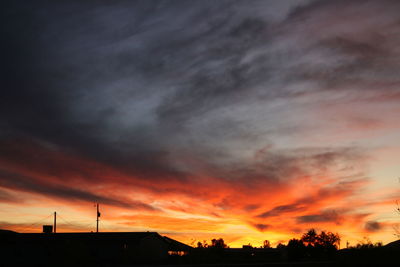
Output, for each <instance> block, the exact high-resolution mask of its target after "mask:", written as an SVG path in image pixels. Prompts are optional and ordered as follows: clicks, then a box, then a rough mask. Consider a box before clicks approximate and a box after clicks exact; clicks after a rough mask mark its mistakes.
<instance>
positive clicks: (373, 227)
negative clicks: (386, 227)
mask: <svg viewBox="0 0 400 267" xmlns="http://www.w3.org/2000/svg"><path fill="white" fill-rule="evenodd" d="M382 228H383V227H382V224H381V223H379V222H376V221H368V222H366V223H365V230H367V231H368V232H376V231H379V230H381V229H382Z"/></svg>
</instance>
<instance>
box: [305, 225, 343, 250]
mask: <svg viewBox="0 0 400 267" xmlns="http://www.w3.org/2000/svg"><path fill="white" fill-rule="evenodd" d="M301 241H303V243H304V244H306V245H307V246H308V247H323V248H335V249H337V248H338V247H339V244H340V236H339V234H337V233H336V234H334V233H331V232H325V231H322V232H321V233H320V234H318V233H317V232H316V231H315V229H310V230H309V231H308V232H307V233H305V234H303V236H302V237H301Z"/></svg>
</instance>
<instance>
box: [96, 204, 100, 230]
mask: <svg viewBox="0 0 400 267" xmlns="http://www.w3.org/2000/svg"><path fill="white" fill-rule="evenodd" d="M96 207H97V213H96V233H98V232H99V217H100V212H99V203H97V204H96Z"/></svg>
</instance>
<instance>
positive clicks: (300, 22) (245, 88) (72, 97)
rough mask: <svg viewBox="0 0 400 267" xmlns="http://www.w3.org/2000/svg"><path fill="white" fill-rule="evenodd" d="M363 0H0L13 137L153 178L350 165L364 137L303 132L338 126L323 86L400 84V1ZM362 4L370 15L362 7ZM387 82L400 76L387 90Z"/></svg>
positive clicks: (1, 119) (46, 190)
mask: <svg viewBox="0 0 400 267" xmlns="http://www.w3.org/2000/svg"><path fill="white" fill-rule="evenodd" d="M279 2H280V3H279ZM332 2H334V3H332ZM364 2H365V3H364ZM364 2H362V1H351V2H348V1H331V2H327V1H254V2H253V3H252V5H249V4H248V2H247V1H218V2H217V3H215V1H190V2H188V1H173V2H170V1H118V2H115V3H113V4H110V3H108V2H106V1H93V2H91V3H79V2H66V1H61V2H51V1H35V3H32V2H31V1H13V2H12V3H8V4H7V5H6V6H5V8H4V9H3V11H1V12H2V15H3V16H1V17H2V25H3V26H2V28H3V30H2V33H3V37H4V38H3V39H4V42H2V44H1V49H2V51H3V52H4V54H5V59H4V63H3V65H5V66H6V70H5V75H4V76H5V77H4V78H2V81H1V82H2V88H4V89H3V92H2V97H1V98H0V127H1V128H0V138H1V139H2V140H1V141H3V142H2V144H4V147H6V144H7V143H8V141H9V140H10V139H13V140H15V139H16V140H27V142H28V143H29V142H30V143H35V144H36V143H37V144H40V146H50V147H52V149H55V150H57V151H61V152H63V153H66V154H68V155H71V156H73V155H76V156H80V157H82V158H88V159H91V160H93V161H98V162H101V163H104V164H106V165H108V166H112V167H114V168H116V169H118V170H120V171H121V172H122V173H124V174H127V176H131V177H135V178H138V179H143V180H152V181H157V180H176V181H178V182H181V183H187V182H190V181H192V180H194V179H197V176H196V175H197V174H198V173H201V174H204V175H205V174H206V175H208V176H209V177H213V178H214V179H221V180H224V181H230V182H232V183H233V184H234V183H236V184H238V185H239V186H244V187H246V186H247V187H250V188H254V187H257V186H259V185H260V184H270V185H271V188H272V187H273V186H274V185H279V183H284V182H286V181H288V180H290V179H295V178H296V175H299V174H307V175H312V174H315V173H318V172H320V171H323V170H326V169H332V168H333V169H335V170H339V169H345V168H346V167H349V166H348V165H351V164H352V163H354V162H356V161H358V160H360V159H362V158H363V156H362V154H363V153H364V151H362V150H360V151H361V152H358V153H355V152H354V151H353V150H354V146H352V145H349V144H345V145H343V146H340V147H334V148H330V147H329V146H332V147H333V146H335V144H324V145H323V146H321V144H315V146H316V148H315V149H312V148H308V147H309V146H310V143H308V144H304V145H303V143H302V142H304V139H303V138H302V137H303V136H306V135H307V134H309V133H313V132H317V131H318V130H319V129H321V128H325V126H326V123H327V122H326V121H325V120H318V119H315V118H314V117H311V118H310V114H312V115H313V116H314V113H316V112H315V111H316V109H317V107H318V103H320V101H322V102H324V101H327V102H329V103H331V104H332V103H337V102H340V101H343V102H346V101H349V99H354V98H356V99H358V98H359V97H361V96H365V95H369V96H371V95H372V96H373V97H372V98H374V99H377V98H376V97H377V96H378V95H379V96H383V98H382V99H384V98H385V97H384V96H393V95H395V96H396V95H397V96H398V93H399V89H398V87H396V86H395V85H398V83H399V82H400V81H399V80H398V76H397V75H395V71H396V70H397V69H398V67H399V66H398V64H399V63H398V61H396V60H394V58H396V56H398V55H399V50H398V47H399V45H398V39H396V38H390V36H392V35H394V34H396V33H398V31H399V26H398V15H396V14H398V11H399V5H398V4H397V3H396V2H394V1H382V2H379V3H378V2H377V1H375V2H374V1H364ZM358 8H359V12H360V14H361V15H360V17H363V20H362V22H358V21H357V20H356V19H354V18H352V17H351V11H354V12H355V11H356V10H358ZM375 8H378V10H381V11H387V12H388V13H385V12H381V13H376V12H375V10H376V9H375ZM349 10H350V11H349ZM342 11H343V12H344V13H343V14H344V17H345V19H346V23H348V24H346V25H342V24H340V21H339V20H340V18H338V17H337V14H342ZM349 12H350V13H349ZM371 12H373V13H371ZM396 12H397V13H396ZM370 14H374V16H373V17H371V16H368V15H370ZM383 14H385V15H383ZM364 15H365V16H364ZM356 18H358V17H356ZM326 19H329V20H330V21H331V23H332V27H331V25H329V23H328V22H326V21H325V20H326ZM364 22H368V23H367V24H366V25H367V26H363V24H362V23H364ZM353 23H354V24H353ZM348 25H352V27H349V26H348ZM371 73H373V75H371ZM355 81H357V83H355ZM380 82H382V83H381V84H383V85H389V84H391V87H390V86H388V87H386V89H385V90H379V89H377V88H376V86H374V84H379V83H380ZM371 84H372V85H373V86H371ZM338 87H340V90H331V89H338ZM326 91H329V92H330V94H331V95H324V94H321V92H326ZM338 91H345V93H344V94H343V95H340V94H339V93H338ZM365 92H369V93H368V94H365ZM338 94H339V95H338ZM304 96H307V97H308V98H307V100H304ZM381 101H384V100H381ZM363 116H365V114H363ZM363 116H361V117H360V118H359V121H365V120H364V117H363ZM357 118H358V117H357ZM357 120H358V119H357ZM339 121H340V119H339ZM335 126H336V125H333V126H331V127H332V128H329V127H326V128H328V130H329V129H335V128H336V127H335ZM300 137H301V138H300ZM17 142H19V141H17ZM299 144H301V145H299ZM313 145H314V144H313ZM263 147H269V149H267V150H266V152H265V151H264V152H261V153H260V149H262V148H263ZM299 147H300V148H299ZM327 147H328V148H327ZM343 147H347V148H345V149H343ZM1 156H2V157H4V158H7V159H13V160H14V162H15V163H18V164H19V165H20V166H24V165H25V166H29V167H30V168H32V169H34V170H36V171H41V172H46V173H47V174H49V173H50V174H55V173H57V172H65V171H66V170H67V169H69V170H73V171H70V174H73V173H74V174H76V173H79V174H80V177H83V178H82V179H84V180H86V181H92V180H94V181H99V182H105V181H102V180H101V179H99V178H97V177H93V175H92V174H91V172H90V170H89V171H88V170H84V169H82V168H80V167H79V166H72V165H71V164H68V163H65V162H57V163H56V162H55V161H53V160H52V159H51V156H48V155H45V154H40V153H38V152H32V151H31V152H29V153H28V152H25V151H23V150H17V151H15V149H13V148H9V149H8V150H3V152H1ZM346 161H348V162H349V164H348V165H346V163H345V162H346ZM49 162H50V163H51V164H46V163H49ZM43 164H46V165H50V166H46V168H43V167H41V166H43ZM356 171H358V170H356ZM42 174H43V173H42ZM295 174H296V175H295ZM347 175H349V174H347ZM352 175H354V172H353V171H351V174H350V175H349V176H350V177H353V176H352ZM53 176H54V177H56V175H53ZM343 176H344V174H343ZM7 177H8V176H7ZM2 179H3V180H2V181H4V186H5V185H6V184H8V186H11V184H10V183H11V179H10V178H2ZM18 179H19V180H18ZM18 179H17V180H16V181H20V182H19V184H18V185H17V182H16V181H15V182H14V183H13V184H12V186H14V188H19V189H21V190H22V189H23V188H29V189H31V190H33V191H35V192H38V193H42V194H51V195H53V196H56V195H57V196H64V197H66V198H67V197H77V198H79V199H81V200H85V199H86V200H88V201H89V200H90V201H91V200H92V199H93V198H96V197H101V196H95V195H91V194H90V193H86V192H81V191H79V190H78V191H77V190H75V189H71V188H55V187H54V186H52V185H47V184H46V185H45V184H40V185H38V184H36V183H37V181H33V180H32V181H30V179H31V178H24V179H22V178H18ZM21 179H22V180H21ZM115 179H116V180H118V179H119V178H118V177H116V178H115ZM153 190H154V191H157V192H163V191H166V190H167V191H168V190H171V189H170V188H169V189H165V188H162V187H161V186H154V188H153ZM271 190H272V189H271ZM188 191H190V190H188ZM87 194H89V195H87ZM103 200H104V201H106V202H109V203H111V202H110V201H112V200H111V199H103ZM131 204H132V203H131ZM300 204H301V205H300ZM116 205H125V203H116ZM302 205H305V204H304V203H303V204H302V203H297V204H296V205H294V206H291V207H289V206H287V207H286V206H280V207H276V208H275V209H272V210H270V211H266V212H264V213H262V214H261V215H260V217H262V218H266V217H268V216H276V215H275V214H282V213H284V212H289V211H290V209H291V208H292V209H301V208H302V207H303V206H302Z"/></svg>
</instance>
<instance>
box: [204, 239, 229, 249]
mask: <svg viewBox="0 0 400 267" xmlns="http://www.w3.org/2000/svg"><path fill="white" fill-rule="evenodd" d="M209 247H211V248H227V247H228V246H227V245H226V244H225V241H224V240H223V239H222V238H219V239H213V240H211V245H210V246H209Z"/></svg>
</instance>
